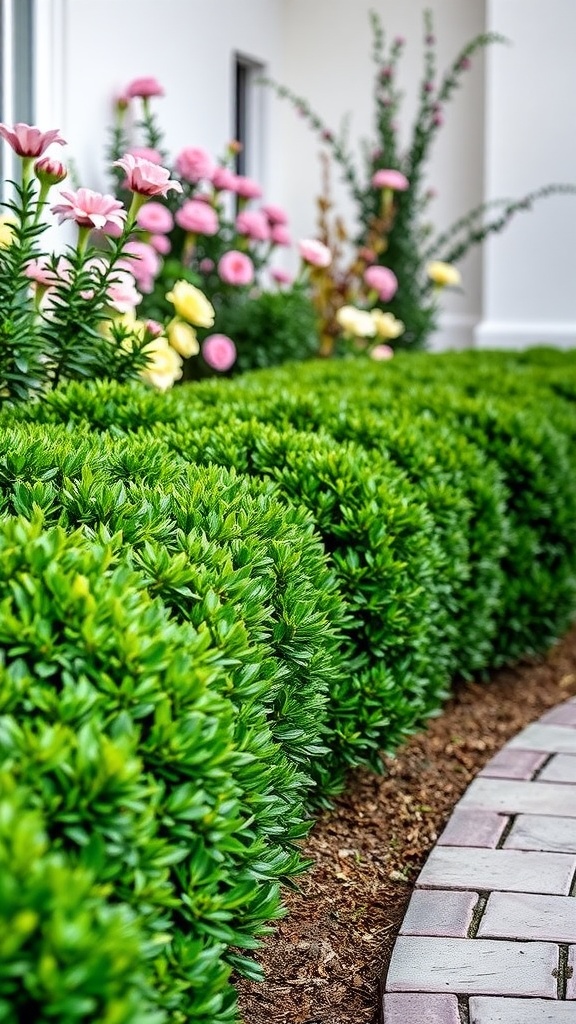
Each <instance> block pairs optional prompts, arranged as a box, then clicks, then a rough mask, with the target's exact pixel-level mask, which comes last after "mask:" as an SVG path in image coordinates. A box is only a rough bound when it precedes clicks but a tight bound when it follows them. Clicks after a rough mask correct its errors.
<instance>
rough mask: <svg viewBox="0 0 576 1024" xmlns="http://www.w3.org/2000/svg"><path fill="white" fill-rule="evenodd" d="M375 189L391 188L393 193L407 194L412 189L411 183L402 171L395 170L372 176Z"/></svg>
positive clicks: (380, 172) (383, 170)
mask: <svg viewBox="0 0 576 1024" xmlns="http://www.w3.org/2000/svg"><path fill="white" fill-rule="evenodd" d="M372 184H373V186H374V188H390V189H392V191H393V192H405V191H406V189H407V188H409V187H410V182H409V181H408V178H407V177H406V175H405V174H402V171H395V170H393V169H390V170H385V169H382V170H380V171H376V172H375V173H374V174H373V176H372Z"/></svg>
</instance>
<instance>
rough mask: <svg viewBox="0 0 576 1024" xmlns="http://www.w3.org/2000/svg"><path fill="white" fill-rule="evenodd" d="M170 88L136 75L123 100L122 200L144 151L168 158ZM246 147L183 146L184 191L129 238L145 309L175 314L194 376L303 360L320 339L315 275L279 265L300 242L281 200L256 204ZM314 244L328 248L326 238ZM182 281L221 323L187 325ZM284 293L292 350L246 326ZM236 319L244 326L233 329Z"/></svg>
mask: <svg viewBox="0 0 576 1024" xmlns="http://www.w3.org/2000/svg"><path fill="white" fill-rule="evenodd" d="M162 95H164V90H163V88H162V86H161V85H160V83H159V82H157V81H156V79H153V78H144V79H136V80H135V81H133V82H131V83H130V84H129V85H128V86H127V88H126V89H125V91H124V93H123V94H122V95H121V96H120V97H118V98H117V99H116V101H115V120H114V125H113V128H112V138H111V144H110V147H109V153H108V156H109V160H110V164H111V167H112V171H113V174H114V179H115V185H114V189H115V194H116V196H117V197H118V198H121V199H123V198H124V196H125V193H126V189H127V187H129V183H130V178H129V174H130V171H131V167H132V163H131V161H133V160H138V159H141V158H142V157H144V158H146V159H147V160H150V161H152V163H155V164H161V163H162V162H165V161H166V159H167V156H166V153H165V152H164V149H163V138H162V133H161V131H160V129H159V127H158V124H157V119H156V116H155V114H154V113H153V112H152V110H151V104H150V101H151V99H152V98H153V97H159V96H162ZM136 142H139V143H142V144H141V145H136ZM121 152H127V153H128V156H127V157H125V158H124V160H119V159H118V155H119V153H121ZM238 152H239V144H238V143H236V142H231V143H230V144H229V145H228V146H227V149H226V152H225V154H224V157H223V158H222V159H221V160H219V161H216V160H214V159H213V158H212V156H211V155H210V154H209V153H208V152H206V150H204V149H202V148H200V147H195V146H187V147H185V148H184V149H182V150H181V151H180V152H179V153H178V154H177V155H176V157H175V159H174V170H173V172H172V173H173V174H174V176H175V180H176V181H177V182H178V184H179V185H180V189H179V191H178V193H177V194H176V193H172V194H170V195H169V196H168V195H167V196H164V197H162V198H161V199H159V200H157V201H153V202H150V203H148V204H147V205H146V206H144V207H142V209H141V210H140V211H139V213H138V216H137V221H136V224H135V225H134V230H133V232H132V236H131V238H130V240H129V241H128V246H127V247H128V249H129V251H130V252H131V254H132V256H133V257H134V266H133V273H134V274H135V276H136V279H137V282H138V287H139V289H140V291H141V292H142V293H143V296H144V298H143V301H142V307H141V309H142V311H143V313H144V315H145V316H147V317H150V318H152V319H153V320H159V321H164V320H166V319H168V329H167V333H168V338H169V339H170V343H171V345H172V346H173V347H174V348H175V349H176V350H177V351H178V352H179V353H180V355H181V356H182V357H184V359H185V360H186V368H185V376H187V377H198V376H206V375H209V374H211V373H225V372H227V371H228V370H231V369H232V368H233V367H234V368H235V369H237V370H238V369H249V368H251V367H252V366H257V365H272V364H273V363H274V362H282V361H283V360H284V359H287V358H304V357H306V356H309V355H312V354H314V353H315V352H316V351H317V347H318V338H317V330H316V324H315V320H314V316H313V310H312V307H311V303H310V299H309V297H308V294H307V291H308V281H307V278H306V274H305V273H304V272H302V273H301V274H299V275H298V277H297V279H292V278H291V276H290V275H289V274H288V273H287V272H286V271H285V270H284V269H283V268H282V267H274V266H273V260H274V257H275V254H276V253H277V252H278V251H279V250H281V249H282V248H285V247H287V246H290V245H291V243H292V239H291V236H290V231H289V227H288V218H287V215H286V213H285V212H284V210H282V209H281V208H280V207H278V206H275V205H272V204H265V203H260V205H259V206H254V203H255V202H256V201H260V200H261V199H262V189H261V187H260V185H259V184H258V182H256V181H254V180H253V179H252V178H249V177H247V176H246V175H241V174H237V173H235V171H234V160H235V157H236V155H237V153H238ZM124 172H125V173H124ZM314 245H316V246H320V247H321V248H324V246H322V245H321V243H320V242H316V243H314ZM314 245H313V246H312V249H314ZM314 257H315V253H314V252H313V253H312V256H311V258H310V260H309V259H308V253H307V252H306V254H303V255H302V271H304V267H305V266H307V265H308V263H313V262H314ZM329 258H330V256H329V254H328V259H329ZM177 281H178V282H180V287H182V289H184V288H185V287H191V286H193V287H195V288H200V289H201V290H202V292H205V293H206V295H207V296H208V297H209V299H210V302H211V304H212V305H213V307H214V313H215V319H214V321H213V323H210V324H204V323H200V322H199V321H196V325H197V326H198V327H199V330H198V332H196V331H191V330H190V329H189V328H188V329H184V326H183V323H182V321H183V320H184V321H185V320H186V316H185V315H184V316H183V315H182V310H181V309H178V306H177V304H176V303H175V290H174V285H175V282H177ZM275 294H281V295H282V296H286V299H287V301H286V303H284V298H281V299H280V301H279V302H278V303H276V305H275V319H274V324H275V326H277V328H278V330H279V334H280V336H282V337H285V336H286V334H287V333H288V331H289V330H290V329H291V330H292V334H293V336H294V334H295V337H293V344H292V346H291V347H289V348H286V349H281V347H280V345H278V344H277V343H276V342H275V340H274V339H271V338H269V337H268V336H266V335H262V336H259V337H256V338H255V337H254V335H253V333H252V332H250V331H249V330H248V327H247V325H248V321H249V320H250V319H251V318H252V317H255V318H256V319H257V320H258V319H261V317H260V316H259V305H260V302H263V303H264V307H265V309H268V307H269V298H270V296H271V295H275ZM283 310H284V312H285V323H283V322H282V311H283ZM295 310H296V315H294V312H295ZM264 317H266V314H264ZM228 323H234V325H235V327H236V330H237V333H235V334H234V335H233V336H231V335H230V334H229V333H228V330H227V326H226V325H227V324H228ZM212 328H214V329H213V330H212Z"/></svg>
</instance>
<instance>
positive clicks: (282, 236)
mask: <svg viewBox="0 0 576 1024" xmlns="http://www.w3.org/2000/svg"><path fill="white" fill-rule="evenodd" d="M270 241H271V242H274V245H292V236H291V234H290V232H289V231H288V228H287V227H286V225H285V224H273V225H272V227H271V228H270Z"/></svg>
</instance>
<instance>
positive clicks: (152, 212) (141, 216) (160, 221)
mask: <svg viewBox="0 0 576 1024" xmlns="http://www.w3.org/2000/svg"><path fill="white" fill-rule="evenodd" d="M136 223H137V225H138V227H139V228H142V230H143V231H150V232H151V233H152V234H154V235H165V234H167V232H168V231H172V228H173V227H174V218H173V216H172V214H171V213H170V210H169V209H168V207H167V206H164V204H163V203H156V202H154V201H152V202H150V203H146V204H145V206H142V207H141V208H140V209H139V210H138V214H137V217H136Z"/></svg>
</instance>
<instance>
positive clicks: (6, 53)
mask: <svg viewBox="0 0 576 1024" xmlns="http://www.w3.org/2000/svg"><path fill="white" fill-rule="evenodd" d="M0 40H1V46H0V121H3V122H4V123H6V124H15V123H16V122H18V121H24V122H25V123H26V124H33V123H34V110H33V88H34V86H33V64H32V61H33V0H0ZM8 160H9V158H8V157H7V154H6V150H5V147H4V146H2V147H1V148H0V185H1V186H3V183H4V181H5V180H6V178H7V177H8V178H11V177H12V176H13V168H12V167H11V166H10V165H9V164H8V166H6V163H7V161H8Z"/></svg>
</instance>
